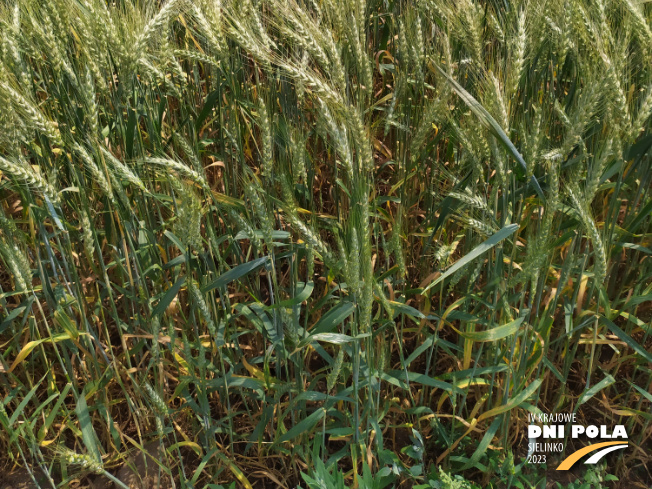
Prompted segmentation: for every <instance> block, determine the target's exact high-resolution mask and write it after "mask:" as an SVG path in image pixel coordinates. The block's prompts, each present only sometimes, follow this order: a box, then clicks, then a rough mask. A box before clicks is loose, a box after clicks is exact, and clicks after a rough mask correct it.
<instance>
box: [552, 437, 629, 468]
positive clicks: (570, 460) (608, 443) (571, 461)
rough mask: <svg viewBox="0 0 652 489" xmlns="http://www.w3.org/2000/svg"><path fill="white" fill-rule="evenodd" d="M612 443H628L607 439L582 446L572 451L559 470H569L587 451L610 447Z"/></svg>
mask: <svg viewBox="0 0 652 489" xmlns="http://www.w3.org/2000/svg"><path fill="white" fill-rule="evenodd" d="M611 445H627V442H626V441H605V442H603V443H596V444H594V445H589V446H588V447H584V448H580V449H579V450H578V451H576V452H574V453H571V454H570V455H569V456H568V457H566V458H565V459H564V461H563V462H562V463H561V464H559V467H557V470H568V469H570V468H571V467H572V466H573V464H574V463H575V462H577V461H578V460H579V459H581V458H582V457H583V456H584V455H586V454H587V453H591V452H594V451H596V450H599V449H600V448H604V447H609V446H611Z"/></svg>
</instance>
